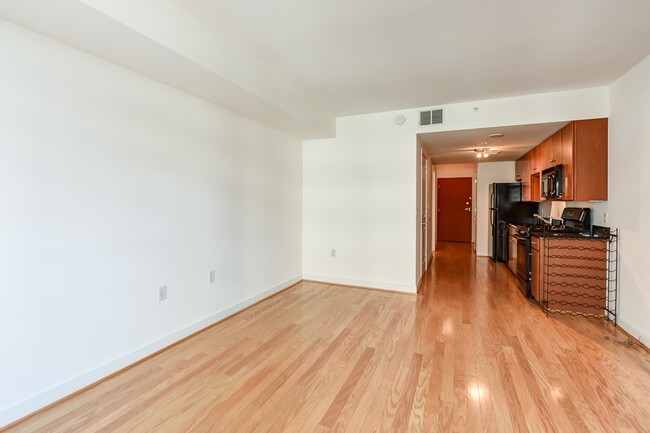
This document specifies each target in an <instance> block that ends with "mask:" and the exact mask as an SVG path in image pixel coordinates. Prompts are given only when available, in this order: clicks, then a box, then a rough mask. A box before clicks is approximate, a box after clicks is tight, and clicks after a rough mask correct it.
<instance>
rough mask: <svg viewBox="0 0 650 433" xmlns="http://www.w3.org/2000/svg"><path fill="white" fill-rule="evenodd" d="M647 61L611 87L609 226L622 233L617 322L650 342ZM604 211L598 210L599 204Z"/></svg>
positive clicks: (649, 74) (649, 72)
mask: <svg viewBox="0 0 650 433" xmlns="http://www.w3.org/2000/svg"><path fill="white" fill-rule="evenodd" d="M649 102H650V57H648V58H646V59H645V60H643V61H642V62H641V63H639V64H638V65H637V66H636V67H634V68H633V69H631V70H630V71H629V72H627V73H626V74H625V75H623V76H622V77H621V78H619V79H618V80H617V81H616V82H615V83H614V84H613V85H612V87H611V102H610V104H611V115H610V119H609V202H608V203H607V208H608V209H602V210H601V212H604V211H608V212H609V223H610V224H609V225H611V226H612V227H618V228H619V230H620V250H619V251H620V273H619V281H620V284H619V288H620V296H619V297H620V302H619V308H620V323H621V325H622V326H623V327H624V328H625V329H626V330H627V331H629V332H630V333H632V334H633V335H634V336H636V337H641V339H642V341H643V342H644V343H645V344H646V346H647V345H649V342H650V271H649V270H648V264H650V248H649V246H650V224H649V221H650V170H649V169H648V167H649V166H650V122H649V121H648V119H650V105H649V104H648V103H649ZM601 206H602V205H601ZM598 218H599V219H600V218H602V214H601V215H599V217H598Z"/></svg>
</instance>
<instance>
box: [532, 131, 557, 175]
mask: <svg viewBox="0 0 650 433" xmlns="http://www.w3.org/2000/svg"><path fill="white" fill-rule="evenodd" d="M538 147H539V162H538V163H539V165H540V171H541V170H546V169H547V168H551V167H554V166H556V165H559V164H562V135H561V134H560V133H559V131H558V132H556V133H555V134H553V135H551V136H550V137H548V138H547V139H546V140H544V141H543V142H542V143H541V144H540V145H539V146H538Z"/></svg>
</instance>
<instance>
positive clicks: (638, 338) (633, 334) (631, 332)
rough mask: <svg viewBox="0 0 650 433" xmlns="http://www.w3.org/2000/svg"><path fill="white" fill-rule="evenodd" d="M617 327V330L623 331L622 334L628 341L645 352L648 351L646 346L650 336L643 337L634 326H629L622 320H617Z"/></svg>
mask: <svg viewBox="0 0 650 433" xmlns="http://www.w3.org/2000/svg"><path fill="white" fill-rule="evenodd" d="M617 325H618V326H617V327H618V329H619V330H621V331H623V334H625V335H627V336H628V337H630V339H632V340H633V341H634V342H635V343H637V344H638V345H639V346H641V347H642V348H644V349H645V350H646V351H649V350H650V349H649V348H648V346H647V344H648V342H649V341H650V336H647V335H643V332H641V331H640V330H639V329H637V328H636V326H632V325H630V323H628V322H626V321H625V320H623V319H619V320H618V322H617Z"/></svg>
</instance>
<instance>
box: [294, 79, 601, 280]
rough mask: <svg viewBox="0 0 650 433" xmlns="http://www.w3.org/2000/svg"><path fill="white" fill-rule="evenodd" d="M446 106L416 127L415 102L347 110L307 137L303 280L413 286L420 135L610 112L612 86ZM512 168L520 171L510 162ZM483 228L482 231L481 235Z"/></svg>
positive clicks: (588, 116) (304, 152)
mask: <svg viewBox="0 0 650 433" xmlns="http://www.w3.org/2000/svg"><path fill="white" fill-rule="evenodd" d="M432 108H434V107H432ZM442 108H444V123H443V124H441V125H434V126H427V127H420V126H418V117H419V109H412V110H403V111H393V112H385V113H375V114H367V115H360V116H350V117H344V118H339V119H337V131H336V137H335V138H332V139H325V140H308V141H305V142H304V145H303V173H304V175H303V203H304V209H303V224H304V230H303V274H304V276H305V278H309V279H316V280H321V281H331V282H339V283H346V284H354V285H361V286H367V287H381V288H388V289H395V290H403V291H408V292H414V291H415V284H416V281H417V278H416V273H417V268H418V265H417V250H418V248H419V246H418V244H417V233H418V231H417V227H416V225H417V224H418V217H417V206H418V199H417V191H418V188H419V187H418V184H419V183H420V178H419V173H418V172H419V168H418V164H419V156H418V154H419V148H418V146H417V134H418V133H422V132H433V131H450V130H461V129H473V128H484V127H494V126H507V125H522V124H529V123H544V122H556V121H566V120H573V119H591V118H596V117H607V116H608V115H609V90H608V88H605V87H600V88H593V89H582V90H575V91H567V92H555V93H547V94H541V95H528V96H520V97H513V98H501V99H493V100H487V101H475V102H468V103H462V104H452V105H448V106H445V107H442ZM398 114H403V115H404V116H405V117H406V123H405V124H403V125H401V126H397V125H396V124H395V122H394V118H395V116H396V115H398ZM479 166H480V165H479ZM512 170H513V172H512V178H514V165H513V169H512ZM480 195H481V192H480V191H478V192H477V197H478V198H480ZM480 212H481V211H480V209H479V215H480ZM478 224H479V226H480V224H481V221H480V220H479V221H478ZM480 230H481V229H480V227H479V228H477V237H480V236H482V235H481V233H480ZM477 240H478V239H477ZM483 242H485V241H483ZM477 247H478V245H477ZM331 248H336V251H337V256H336V257H331V256H330V250H331ZM482 253H483V254H485V251H483V252H482Z"/></svg>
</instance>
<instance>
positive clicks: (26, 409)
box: [0, 275, 302, 432]
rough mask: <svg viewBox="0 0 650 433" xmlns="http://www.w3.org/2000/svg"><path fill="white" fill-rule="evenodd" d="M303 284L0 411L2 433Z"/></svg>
mask: <svg viewBox="0 0 650 433" xmlns="http://www.w3.org/2000/svg"><path fill="white" fill-rule="evenodd" d="M301 281H302V275H298V276H296V277H294V278H291V279H289V280H286V281H283V282H282V283H280V284H276V285H275V286H273V287H271V288H269V289H266V290H264V291H263V292H260V293H258V294H257V295H255V296H252V297H250V298H248V299H244V300H243V301H240V302H237V303H236V304H233V305H231V306H229V307H227V308H225V309H223V310H221V311H219V312H217V313H215V314H212V315H210V316H208V317H205V318H203V319H200V320H198V321H196V322H194V323H192V324H190V325H188V326H186V327H185V328H182V329H179V330H178V331H175V332H173V333H171V334H169V335H167V336H165V337H163V338H161V339H159V340H157V341H155V342H153V343H150V344H147V345H145V346H143V347H141V348H139V349H137V350H135V351H133V352H131V353H129V354H127V355H124V356H122V357H120V358H117V359H114V360H112V361H109V362H107V363H106V364H104V365H101V366H99V367H97V368H94V369H92V370H90V371H88V372H86V373H83V374H81V375H79V376H77V377H75V378H73V379H71V380H69V381H66V382H64V383H61V384H59V385H55V386H53V387H51V388H49V389H47V390H45V391H43V392H41V393H39V394H37V395H35V396H33V397H30V398H28V399H26V400H23V401H21V402H19V403H17V404H15V405H13V406H9V407H7V408H4V409H2V410H1V411H0V432H3V431H5V430H8V429H9V428H11V427H13V426H16V425H18V424H20V423H21V422H23V421H25V420H26V419H28V418H31V417H32V416H34V415H36V414H38V413H41V412H43V411H45V410H47V409H50V408H52V407H54V406H56V405H58V404H60V403H62V402H64V401H66V400H68V399H70V398H72V397H74V396H75V395H78V394H80V393H82V392H84V391H86V390H88V389H90V388H92V387H94V386H97V385H99V384H100V383H102V382H104V381H106V380H108V379H110V378H112V377H114V376H116V375H118V374H120V373H122V372H124V371H126V370H128V369H130V368H133V367H135V366H136V365H138V364H140V363H142V362H144V361H146V360H148V359H150V358H153V357H154V356H156V355H159V354H160V353H162V352H164V351H166V350H169V349H171V348H172V347H174V346H176V345H177V344H180V343H182V342H183V341H185V340H188V339H190V338H192V337H193V336H195V335H196V334H199V333H201V332H203V331H206V330H207V329H209V328H211V327H213V326H215V325H217V324H219V323H221V322H223V321H224V320H226V319H229V318H231V317H233V316H236V315H237V314H240V313H243V312H244V311H246V310H247V309H249V308H251V307H254V306H255V305H257V304H259V303H260V302H263V301H265V300H267V299H269V298H272V297H273V296H276V295H278V294H279V293H281V292H283V291H285V290H287V289H289V288H291V287H293V286H295V285H296V284H298V283H300V282H301Z"/></svg>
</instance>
